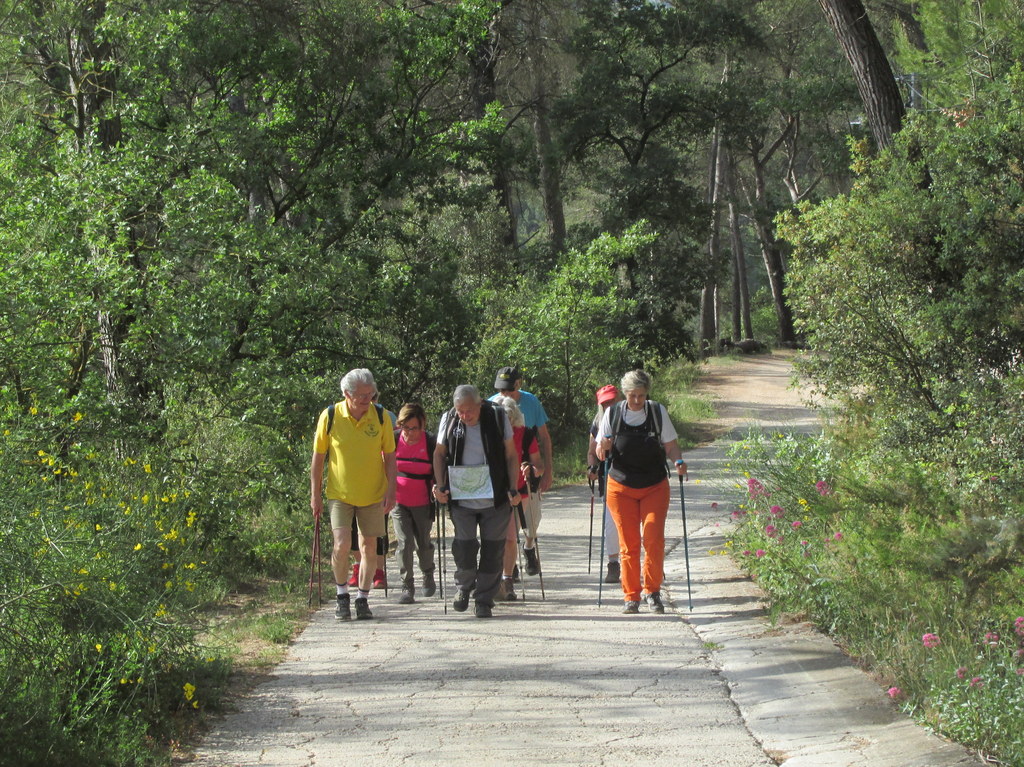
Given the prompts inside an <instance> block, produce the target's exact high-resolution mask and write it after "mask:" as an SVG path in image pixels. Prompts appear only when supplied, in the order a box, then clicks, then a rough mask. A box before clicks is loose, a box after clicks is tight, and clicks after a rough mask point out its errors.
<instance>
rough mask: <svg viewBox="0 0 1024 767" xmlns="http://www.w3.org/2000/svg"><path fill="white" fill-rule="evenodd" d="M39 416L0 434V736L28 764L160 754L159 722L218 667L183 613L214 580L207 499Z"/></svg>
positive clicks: (128, 760)
mask: <svg viewBox="0 0 1024 767" xmlns="http://www.w3.org/2000/svg"><path fill="white" fill-rule="evenodd" d="M33 415H35V414H33ZM82 419H83V417H82V416H81V415H80V414H75V415H74V416H72V420H71V423H70V424H68V431H69V432H71V433H73V432H74V429H75V428H76V425H77V424H78V423H79V422H80V421H81V420H82ZM38 426H39V424H34V423H33V422H32V420H31V419H29V420H26V421H25V422H23V423H22V424H21V426H20V428H8V429H6V430H5V432H4V434H3V436H2V437H0V477H2V479H0V482H2V484H3V486H4V487H5V488H6V490H5V501H6V508H5V513H4V516H3V522H2V527H0V543H2V545H3V547H4V551H5V552H6V554H7V556H5V557H4V558H3V559H2V561H0V612H2V614H3V625H4V631H3V632H2V633H0V679H2V680H3V681H2V682H0V685H2V687H0V722H2V726H0V748H2V749H3V750H4V753H5V754H6V755H8V757H11V758H12V759H13V762H15V763H19V764H27V765H35V764H39V765H43V764H55V763H61V764H72V763H80V764H95V765H106V764H110V765H118V764H141V763H146V762H147V761H148V760H150V759H152V760H153V761H158V760H159V759H160V758H162V757H161V756H160V755H159V748H160V743H161V742H162V741H163V740H165V739H166V737H167V736H168V733H169V730H168V723H169V722H170V721H172V720H173V719H174V718H176V717H182V716H188V715H191V714H194V713H195V712H196V711H197V710H199V709H201V708H204V707H206V706H207V705H209V704H210V703H213V702H215V699H216V694H217V689H218V687H219V685H220V684H221V682H222V681H223V677H224V673H225V667H224V664H223V663H222V661H221V660H220V659H219V658H217V657H215V656H213V655H210V654H209V653H208V652H206V651H204V650H203V649H202V648H201V647H200V646H199V645H198V644H197V643H196V641H195V622H194V620H193V617H192V616H193V614H194V612H195V610H196V608H197V607H198V606H199V605H200V604H202V603H203V602H204V601H205V600H206V599H207V595H208V593H209V591H210V587H211V582H212V581H214V580H216V578H215V576H214V574H213V573H212V572H211V561H210V557H209V552H210V551H211V549H212V545H211V544H212V539H211V522H212V520H214V519H215V516H216V513H217V504H216V503H215V502H214V498H213V497H211V496H209V495H207V494H206V493H205V492H203V490H202V487H201V484H200V483H198V482H196V477H195V476H192V475H190V474H189V473H187V472H183V471H181V470H180V466H178V465H176V464H174V463H172V462H170V461H169V460H166V458H165V457H163V456H161V457H159V458H158V457H156V456H153V457H142V456H137V457H134V456H127V457H124V458H117V457H115V456H114V455H113V452H114V451H113V450H111V451H110V452H109V453H108V454H106V455H101V454H100V452H99V450H98V449H89V448H85V447H82V446H81V445H80V444H77V443H75V442H74V441H70V442H68V443H66V444H69V445H70V447H67V448H59V447H51V448H50V449H46V448H44V447H40V446H39V442H38V434H37V432H36V429H37V428H38Z"/></svg>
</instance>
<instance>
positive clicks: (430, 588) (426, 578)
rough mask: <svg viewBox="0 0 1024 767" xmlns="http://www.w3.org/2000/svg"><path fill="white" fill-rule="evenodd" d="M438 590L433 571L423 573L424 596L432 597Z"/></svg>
mask: <svg viewBox="0 0 1024 767" xmlns="http://www.w3.org/2000/svg"><path fill="white" fill-rule="evenodd" d="M435 591H437V583H436V582H435V581H434V574H433V573H423V596H425V597H432V596H434V592H435Z"/></svg>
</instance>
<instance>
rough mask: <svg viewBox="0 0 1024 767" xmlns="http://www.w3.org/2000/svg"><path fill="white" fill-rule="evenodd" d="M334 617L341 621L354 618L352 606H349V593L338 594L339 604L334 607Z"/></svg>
mask: <svg viewBox="0 0 1024 767" xmlns="http://www.w3.org/2000/svg"><path fill="white" fill-rule="evenodd" d="M334 617H335V619H337V620H339V621H350V620H352V608H351V607H349V595H348V594H338V606H337V607H336V608H334Z"/></svg>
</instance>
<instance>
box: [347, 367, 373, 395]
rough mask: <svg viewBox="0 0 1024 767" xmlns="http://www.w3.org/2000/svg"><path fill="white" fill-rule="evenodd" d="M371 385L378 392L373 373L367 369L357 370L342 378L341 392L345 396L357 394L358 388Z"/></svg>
mask: <svg viewBox="0 0 1024 767" xmlns="http://www.w3.org/2000/svg"><path fill="white" fill-rule="evenodd" d="M360 384H362V385H364V386H365V385H367V384H369V385H370V386H372V387H373V390H374V392H376V391H377V382H376V381H374V380H373V373H371V372H370V371H369V370H367V369H366V368H356V369H355V370H350V371H348V372H347V373H345V375H343V376H342V377H341V391H342V393H343V394H352V395H354V394H355V393H356V387H357V386H359V385H360Z"/></svg>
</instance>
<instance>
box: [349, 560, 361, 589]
mask: <svg viewBox="0 0 1024 767" xmlns="http://www.w3.org/2000/svg"><path fill="white" fill-rule="evenodd" d="M348 585H349V586H355V587H357V588H358V586H359V563H358V562H356V563H355V564H354V565H352V577H351V578H349V579H348Z"/></svg>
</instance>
